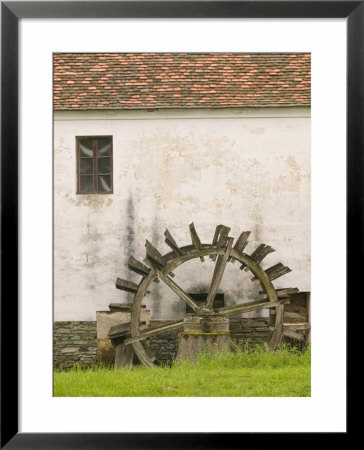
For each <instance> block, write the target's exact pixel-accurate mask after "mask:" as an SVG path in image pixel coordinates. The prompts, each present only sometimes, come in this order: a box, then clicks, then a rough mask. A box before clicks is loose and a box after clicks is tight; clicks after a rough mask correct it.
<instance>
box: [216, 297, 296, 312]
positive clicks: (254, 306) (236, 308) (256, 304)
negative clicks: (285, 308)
mask: <svg viewBox="0 0 364 450" xmlns="http://www.w3.org/2000/svg"><path fill="white" fill-rule="evenodd" d="M285 302H288V300H287V299H282V300H279V301H277V302H270V301H269V302H262V301H261V300H256V301H253V302H246V303H242V304H240V305H233V306H224V307H223V308H217V309H216V311H217V312H218V313H220V314H227V315H228V316H231V315H234V314H243V313H246V312H251V311H258V310H259V309H265V308H275V307H276V306H278V305H281V304H282V303H283V304H284V303H285Z"/></svg>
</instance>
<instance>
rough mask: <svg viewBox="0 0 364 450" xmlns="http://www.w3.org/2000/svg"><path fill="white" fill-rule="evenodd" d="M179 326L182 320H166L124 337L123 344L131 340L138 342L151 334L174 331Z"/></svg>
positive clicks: (131, 341) (181, 325)
mask: <svg viewBox="0 0 364 450" xmlns="http://www.w3.org/2000/svg"><path fill="white" fill-rule="evenodd" d="M180 328H183V320H176V321H173V322H167V323H166V324H163V325H160V326H157V327H153V328H149V329H148V330H147V331H144V332H143V333H141V334H140V335H139V336H135V337H130V338H127V339H125V342H124V343H125V345H128V344H132V343H133V342H139V341H142V340H143V339H146V338H148V337H151V336H156V335H158V334H163V333H168V332H170V331H175V330H178V329H180Z"/></svg>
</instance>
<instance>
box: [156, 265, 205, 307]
mask: <svg viewBox="0 0 364 450" xmlns="http://www.w3.org/2000/svg"><path fill="white" fill-rule="evenodd" d="M156 273H157V275H158V277H159V278H160V279H161V280H163V281H164V282H165V283H166V285H167V286H169V287H170V288H171V289H172V291H173V292H175V293H176V294H177V295H178V297H179V298H181V299H182V300H183V301H184V302H185V303H187V304H188V305H189V306H190V307H191V308H192V309H193V310H194V311H200V310H201V308H200V307H199V306H198V305H197V304H196V303H195V301H194V300H193V299H192V298H191V297H190V296H189V295H188V294H186V293H185V292H184V291H183V290H182V289H181V288H180V287H179V286H178V284H177V283H175V282H174V281H173V280H171V279H170V278H169V277H168V276H167V275H164V273H162V272H161V271H160V270H158V269H156Z"/></svg>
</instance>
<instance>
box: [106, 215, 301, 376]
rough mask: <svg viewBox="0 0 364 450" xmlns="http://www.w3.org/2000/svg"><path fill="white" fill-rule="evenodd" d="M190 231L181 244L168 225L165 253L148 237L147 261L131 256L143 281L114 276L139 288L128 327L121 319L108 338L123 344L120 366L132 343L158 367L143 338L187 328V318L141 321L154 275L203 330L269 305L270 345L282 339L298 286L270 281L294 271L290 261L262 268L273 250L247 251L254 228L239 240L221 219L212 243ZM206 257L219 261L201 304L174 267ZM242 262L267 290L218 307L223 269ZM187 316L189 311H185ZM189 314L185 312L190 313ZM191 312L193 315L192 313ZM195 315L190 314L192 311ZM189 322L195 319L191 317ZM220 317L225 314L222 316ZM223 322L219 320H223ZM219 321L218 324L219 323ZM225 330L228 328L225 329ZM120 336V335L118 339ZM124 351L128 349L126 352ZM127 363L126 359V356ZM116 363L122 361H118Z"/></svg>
mask: <svg viewBox="0 0 364 450" xmlns="http://www.w3.org/2000/svg"><path fill="white" fill-rule="evenodd" d="M189 228H190V234H191V239H192V245H186V246H183V247H179V246H178V245H177V243H176V241H175V240H174V239H173V237H172V235H171V233H170V232H169V231H168V230H166V231H165V233H164V235H165V242H166V244H167V245H168V246H169V247H170V248H171V251H170V252H169V253H167V254H165V255H161V253H159V251H158V250H157V249H156V248H155V247H154V246H153V245H152V244H151V243H150V242H149V241H148V240H147V241H146V244H145V247H146V258H145V260H144V262H140V261H137V260H136V259H135V258H134V257H133V256H131V257H130V259H129V261H128V267H129V268H130V269H131V270H132V271H134V272H136V273H138V274H139V275H141V276H142V279H141V281H140V283H139V284H136V283H133V282H130V281H126V280H122V279H120V278H118V279H117V281H116V287H117V288H118V289H121V290H124V291H127V292H132V293H134V294H135V296H134V301H133V305H132V313H131V323H130V328H129V327H128V328H127V329H126V327H125V325H123V326H122V327H121V328H122V329H121V328H120V330H119V329H118V326H116V327H113V328H114V329H113V330H110V334H109V336H110V338H111V339H114V343H115V342H116V343H117V344H120V345H119V346H118V348H117V356H116V358H117V359H118V358H119V366H122V365H130V364H131V361H130V345H131V346H132V347H133V348H134V351H135V353H136V354H137V356H138V358H139V360H140V361H141V362H142V363H143V364H144V365H145V366H147V367H154V361H155V359H156V358H155V357H154V356H153V355H152V354H151V352H150V350H149V347H148V346H147V345H146V344H145V342H146V339H148V338H150V337H152V336H156V335H159V334H163V333H167V332H170V331H173V330H178V329H181V328H183V326H184V320H177V321H169V322H166V323H163V324H162V325H160V326H158V327H149V328H146V327H145V326H144V327H143V326H142V325H141V324H140V322H139V320H140V309H141V305H142V302H143V299H144V297H145V295H147V294H148V292H149V291H148V288H149V287H150V285H151V283H152V282H153V281H159V280H160V281H161V282H163V283H165V284H166V285H167V286H168V287H169V288H170V289H171V290H172V291H173V292H175V293H176V294H177V295H178V296H179V297H180V298H181V299H182V300H183V301H184V302H185V303H186V304H187V305H189V307H190V308H191V309H192V310H193V311H194V313H193V314H192V319H193V318H194V317H193V316H195V317H196V318H197V321H198V322H200V324H201V327H202V330H203V331H205V333H204V334H207V335H208V334H209V333H211V334H212V333H213V331H214V327H215V326H216V325H215V323H216V320H215V318H217V320H218V318H219V317H220V316H221V317H230V316H233V315H237V314H241V313H246V312H250V311H257V310H261V309H265V308H274V309H275V323H274V326H272V327H271V335H270V339H269V343H268V345H269V346H270V347H271V348H274V347H276V346H277V345H279V344H280V342H281V339H282V334H283V310H284V304H285V303H287V302H288V296H289V295H290V294H293V293H296V292H298V289H297V288H287V289H277V290H276V289H275V288H274V286H273V284H272V281H273V280H276V279H277V278H279V277H281V276H283V275H285V274H286V273H288V272H290V271H291V269H289V268H288V267H287V266H284V265H283V264H281V263H278V264H275V265H273V266H272V267H269V268H268V269H265V270H263V268H262V267H261V266H260V263H261V262H262V260H263V259H264V258H265V257H266V256H267V255H268V254H269V253H272V252H274V251H275V250H274V249H273V248H272V247H270V246H269V245H265V244H260V245H259V246H258V247H257V248H256V249H255V250H254V251H253V253H252V254H251V255H248V254H247V253H244V249H245V247H246V245H247V243H248V237H249V235H250V231H243V232H242V233H241V234H240V236H239V238H238V239H237V241H236V242H235V245H234V246H233V241H234V238H232V237H230V236H229V232H230V228H228V227H226V226H224V225H218V226H217V227H216V231H215V234H214V237H213V241H212V244H202V243H201V241H200V238H199V237H198V234H197V232H196V229H195V227H194V224H193V223H191V224H190V226H189ZM205 257H210V258H211V259H212V260H213V261H215V262H216V263H215V268H214V271H213V275H212V279H211V283H210V287H209V289H208V293H207V298H206V302H205V303H204V304H203V305H201V304H197V303H196V302H195V301H194V300H193V299H192V298H191V296H189V295H188V294H187V293H186V292H185V291H184V290H183V289H182V288H181V287H180V286H178V284H177V283H175V281H174V280H173V278H174V274H173V271H174V270H175V269H176V268H177V267H179V266H180V265H181V264H183V263H185V262H187V261H190V260H192V259H195V258H200V259H201V261H202V262H203V261H204V258H205ZM235 261H239V262H240V263H241V266H240V269H242V270H245V271H250V272H251V274H252V275H253V276H252V280H258V281H259V283H260V285H261V287H262V291H261V292H260V293H261V294H262V296H263V298H262V299H261V300H255V301H250V302H244V303H241V304H237V305H233V306H224V307H220V308H214V299H215V296H216V293H217V291H218V288H219V285H220V282H221V279H222V277H223V275H224V271H225V269H226V266H227V263H234V262H235ZM186 316H187V315H186ZM186 316H185V318H186ZM188 316H191V314H189V315H188ZM190 319H191V317H190ZM190 322H191V321H190ZM220 322H221V320H220ZM220 322H219V323H220ZM217 326H218V325H217ZM221 333H222V334H224V333H225V334H226V332H221ZM118 339H119V341H118ZM126 355H129V357H128V356H126ZM125 358H126V359H128V358H129V359H128V361H127V364H125V361H126V359H125ZM116 365H118V364H116Z"/></svg>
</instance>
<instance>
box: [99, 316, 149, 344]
mask: <svg viewBox="0 0 364 450" xmlns="http://www.w3.org/2000/svg"><path fill="white" fill-rule="evenodd" d="M146 323H147V322H146V321H145V320H143V321H142V322H140V323H139V324H140V326H141V327H143V325H146ZM127 335H130V322H126V323H120V324H118V325H114V326H112V327H111V328H110V330H109V333H108V337H109V338H110V339H116V338H120V337H123V336H127Z"/></svg>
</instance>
